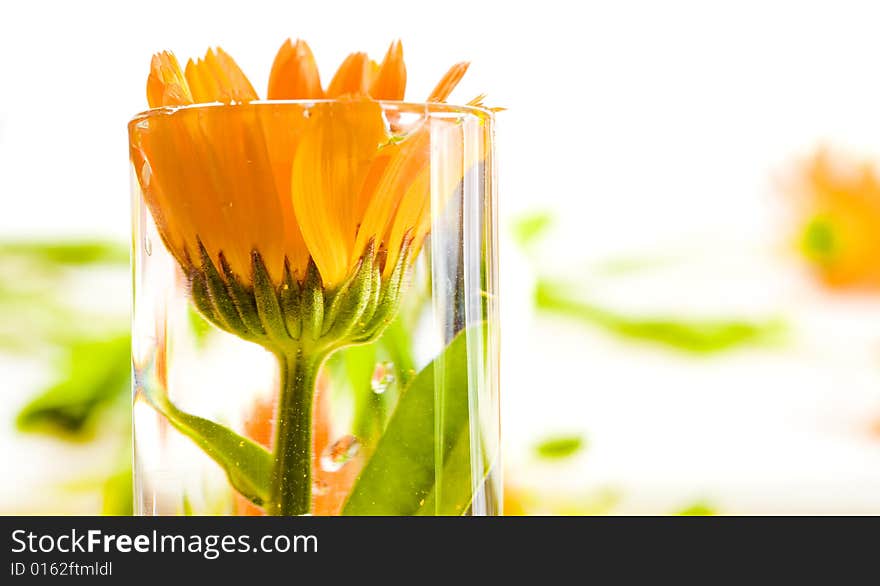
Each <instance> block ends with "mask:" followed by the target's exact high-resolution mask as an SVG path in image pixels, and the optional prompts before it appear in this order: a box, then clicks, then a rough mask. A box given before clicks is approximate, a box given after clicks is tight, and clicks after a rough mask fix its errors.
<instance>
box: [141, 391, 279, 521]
mask: <svg viewBox="0 0 880 586" xmlns="http://www.w3.org/2000/svg"><path fill="white" fill-rule="evenodd" d="M148 387H149V388H148ZM148 387H143V388H144V396H145V397H146V398H147V400H148V401H149V402H150V404H151V405H152V406H153V407H154V408H155V409H156V410H157V411H158V412H159V413H161V414H162V415H164V416H165V418H166V419H167V420H168V422H169V423H170V424H171V425H172V426H174V428H175V429H176V430H177V431H179V432H180V433H182V434H183V435H185V436H187V437H188V438H190V439H191V440H192V441H194V442H195V443H196V445H197V446H199V447H200V448H201V449H202V450H203V451H204V452H205V453H206V454H207V455H208V456H209V457H210V458H211V459H212V460H214V461H215V462H217V464H219V465H220V467H221V468H223V470H224V471H225V472H226V475H227V476H228V477H229V482H230V484H232V486H233V487H234V488H235V490H237V491H238V492H239V493H241V494H242V496H244V497H245V498H248V499H250V500H251V501H253V502H254V504H256V505H258V506H261V505H263V504H265V503H266V502H268V500H269V498H270V486H271V478H272V462H273V460H272V454H270V453H269V451H268V450H266V449H265V448H264V447H263V446H261V445H259V444H257V443H256V442H254V441H252V440H250V439H248V438H246V437H244V436H241V435H239V434H237V433H235V432H234V431H232V430H231V429H229V428H228V427H225V426H223V425H220V424H218V423H214V422H213V421H210V420H208V419H205V418H203V417H199V416H197V415H191V414H189V413H186V412H184V411H181V410H180V409H178V408H177V407H176V406H175V405H174V404H173V403H172V402H171V401H170V400H169V399H168V397H167V395H165V394H164V393H162V392H161V390H159V389H158V385H148Z"/></svg>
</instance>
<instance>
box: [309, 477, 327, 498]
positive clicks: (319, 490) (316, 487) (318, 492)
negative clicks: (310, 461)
mask: <svg viewBox="0 0 880 586" xmlns="http://www.w3.org/2000/svg"><path fill="white" fill-rule="evenodd" d="M329 490H330V485H329V484H327V483H326V482H324V481H323V480H316V481H315V482H313V483H312V496H322V495H325V494H327V492H328V491H329Z"/></svg>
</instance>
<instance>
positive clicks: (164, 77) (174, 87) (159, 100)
mask: <svg viewBox="0 0 880 586" xmlns="http://www.w3.org/2000/svg"><path fill="white" fill-rule="evenodd" d="M147 103H148V104H149V105H150V108H158V107H160V106H185V105H187V104H192V103H193V97H192V93H190V89H189V85H188V84H187V82H186V78H185V77H184V76H183V73H182V72H181V70H180V64H179V63H178V62H177V58H176V57H175V56H174V53H170V52H168V51H163V52H162V53H157V54H155V55H153V59H152V61H151V62H150V75H149V77H147Z"/></svg>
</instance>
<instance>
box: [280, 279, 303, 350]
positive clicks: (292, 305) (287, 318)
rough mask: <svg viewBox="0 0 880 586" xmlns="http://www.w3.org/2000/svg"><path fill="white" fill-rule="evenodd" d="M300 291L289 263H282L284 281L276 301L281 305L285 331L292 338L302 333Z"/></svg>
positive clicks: (295, 338) (296, 337) (296, 338)
mask: <svg viewBox="0 0 880 586" xmlns="http://www.w3.org/2000/svg"><path fill="white" fill-rule="evenodd" d="M301 294H302V293H301V291H300V287H299V282H298V281H297V280H296V278H294V276H293V275H291V274H290V265H289V264H288V263H286V262H285V263H284V283H283V284H282V285H281V291H280V292H279V293H278V303H279V304H280V306H281V314H282V315H283V316H284V323H285V325H286V326H287V333H288V334H289V335H290V337H291V338H293V339H294V340H298V339H299V337H300V336H301V335H302V319H301V317H300V308H301V307H302V298H301Z"/></svg>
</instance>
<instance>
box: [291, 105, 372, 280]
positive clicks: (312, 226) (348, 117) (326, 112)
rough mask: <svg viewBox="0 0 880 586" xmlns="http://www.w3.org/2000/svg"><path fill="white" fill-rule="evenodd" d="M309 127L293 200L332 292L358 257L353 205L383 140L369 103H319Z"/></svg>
mask: <svg viewBox="0 0 880 586" xmlns="http://www.w3.org/2000/svg"><path fill="white" fill-rule="evenodd" d="M308 121H309V124H308V128H306V129H305V131H304V132H303V134H302V138H301V139H300V142H299V145H298V146H297V149H296V155H295V157H294V162H293V173H292V177H291V197H292V198H293V208H294V212H295V213H296V218H297V220H298V222H299V225H300V229H301V230H302V235H303V239H304V240H305V242H306V244H307V246H308V249H309V252H310V253H311V256H312V259H313V260H314V261H315V264H316V265H317V267H318V270H319V271H320V273H321V277H322V279H323V280H324V284H325V286H330V287H332V286H333V285H336V284H338V283H339V282H340V281H342V280H343V279H344V278H345V277H346V276H347V275H348V272H349V270H350V269H351V267H352V265H353V264H354V263H355V262H356V261H357V259H358V258H359V256H360V254H361V252H362V250H358V249H356V248H355V246H354V244H355V235H356V232H357V226H358V224H360V222H361V218H359V217H358V215H357V213H356V211H355V210H356V206H355V203H356V201H357V198H358V197H359V195H360V191H361V186H362V185H363V183H364V179H365V177H366V176H367V173H368V172H369V168H370V165H371V163H372V161H373V159H374V158H375V157H376V153H377V149H378V145H380V144H382V143H383V142H385V141H386V140H387V135H386V132H385V125H384V123H383V120H382V111H381V109H380V108H379V105H378V104H377V103H376V102H373V101H368V100H357V101H352V102H337V103H333V104H321V103H319V104H317V105H316V106H315V107H314V108H312V109H311V111H310V117H309V118H308Z"/></svg>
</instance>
